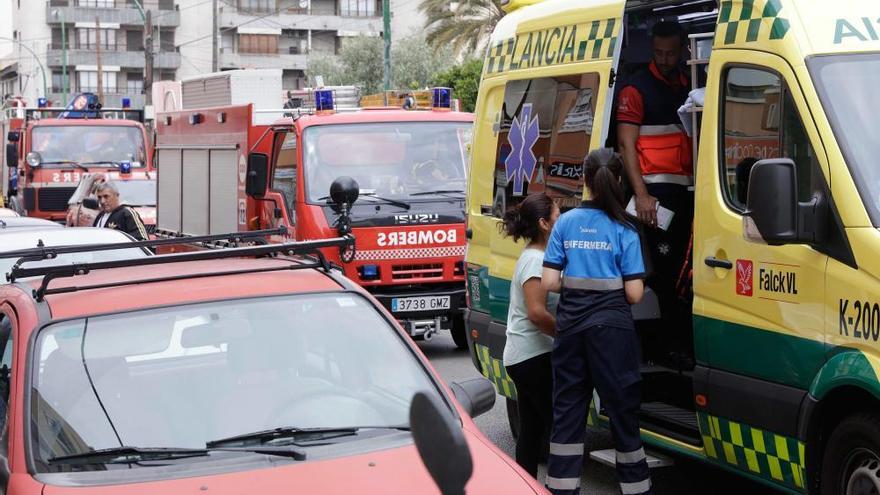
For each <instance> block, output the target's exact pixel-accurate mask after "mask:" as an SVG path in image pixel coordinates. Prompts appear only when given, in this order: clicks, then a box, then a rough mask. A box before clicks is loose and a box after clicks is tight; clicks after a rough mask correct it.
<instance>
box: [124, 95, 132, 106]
mask: <svg viewBox="0 0 880 495" xmlns="http://www.w3.org/2000/svg"><path fill="white" fill-rule="evenodd" d="M122 108H131V98H129V97H127V96H124V97H123V98H122Z"/></svg>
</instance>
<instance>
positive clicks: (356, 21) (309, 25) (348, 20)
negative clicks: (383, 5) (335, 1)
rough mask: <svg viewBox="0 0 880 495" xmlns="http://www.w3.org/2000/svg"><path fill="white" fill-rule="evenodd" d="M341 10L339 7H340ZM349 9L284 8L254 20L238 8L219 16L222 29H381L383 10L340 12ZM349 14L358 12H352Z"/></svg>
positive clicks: (350, 31)
mask: <svg viewBox="0 0 880 495" xmlns="http://www.w3.org/2000/svg"><path fill="white" fill-rule="evenodd" d="M337 10H338V9H337ZM346 13H348V12H334V11H333V9H332V8H331V9H323V10H322V9H314V10H311V11H307V10H305V9H302V10H299V9H298V10H282V11H280V12H279V14H278V15H273V16H269V17H266V18H264V19H259V18H257V19H255V17H254V16H253V15H247V14H243V13H239V12H236V11H232V12H224V13H223V14H222V15H221V16H220V27H221V29H230V28H231V29H235V27H236V26H240V25H244V26H247V27H248V28H268V29H278V27H279V26H283V27H284V29H309V30H313V31H339V32H342V33H364V34H378V33H380V32H381V31H382V12H381V11H378V12H374V13H373V14H375V15H367V13H361V14H362V15H340V14H346ZM350 14H356V13H355V12H350Z"/></svg>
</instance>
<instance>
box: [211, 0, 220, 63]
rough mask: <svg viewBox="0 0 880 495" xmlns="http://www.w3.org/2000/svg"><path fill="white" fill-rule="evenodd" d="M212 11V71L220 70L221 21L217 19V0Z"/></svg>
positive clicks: (212, 5)
mask: <svg viewBox="0 0 880 495" xmlns="http://www.w3.org/2000/svg"><path fill="white" fill-rule="evenodd" d="M211 12H212V14H213V15H212V16H211V17H212V19H213V24H212V25H211V40H212V43H211V72H218V71H220V40H218V39H217V37H218V35H219V34H220V33H219V30H218V27H219V22H218V20H217V0H214V1H213V3H212V4H211Z"/></svg>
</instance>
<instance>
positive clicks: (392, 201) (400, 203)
mask: <svg viewBox="0 0 880 495" xmlns="http://www.w3.org/2000/svg"><path fill="white" fill-rule="evenodd" d="M360 197H362V198H363V197H366V198H373V199H378V200H380V201H384V202H386V203H388V204H390V205H393V206H397V207H399V208H403V209H405V210H408V209H410V208H412V205H410V204H409V203H404V202H403V201H398V200H396V199H389V198H383V197H381V196H376V194H375V193H361V194H360ZM317 201H326V202H327V204H333V201H332V200H331V199H330V196H322V197H320V198H318V199H317Z"/></svg>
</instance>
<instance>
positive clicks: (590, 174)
mask: <svg viewBox="0 0 880 495" xmlns="http://www.w3.org/2000/svg"><path fill="white" fill-rule="evenodd" d="M622 171H623V160H621V158H620V155H619V154H618V153H615V152H614V150H612V149H611V148H600V149H597V150H594V151H591V152H590V154H589V155H587V158H586V159H585V160H584V180H585V183H586V186H587V187H588V188H589V189H590V194H591V195H592V202H593V204H594V205H595V206H596V207H597V208H599V209H600V210H602V211H604V212H605V214H606V215H608V217H609V218H611V219H612V220H614V221H615V222H617V223H620V224H623V225H625V226H627V227H629V228H632V229H635V228H636V222H635V218H633V217H632V215H630V214H629V213H627V212H626V208H624V206H623V205H624V202H623V201H624V199H623V188H621V186H620V174H621V172H622Z"/></svg>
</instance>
